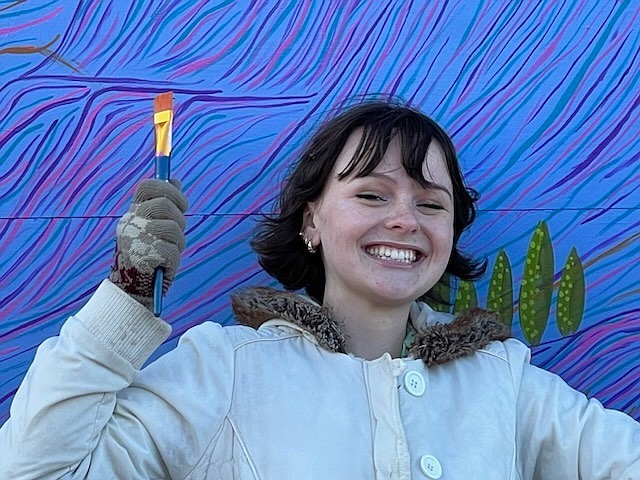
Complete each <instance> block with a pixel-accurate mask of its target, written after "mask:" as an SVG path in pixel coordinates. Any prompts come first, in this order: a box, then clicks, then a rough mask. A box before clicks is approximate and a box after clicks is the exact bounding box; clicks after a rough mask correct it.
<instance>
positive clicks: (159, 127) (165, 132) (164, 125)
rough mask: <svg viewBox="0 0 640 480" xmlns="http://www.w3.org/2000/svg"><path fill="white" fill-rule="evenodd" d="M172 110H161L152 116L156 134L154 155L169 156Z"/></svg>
mask: <svg viewBox="0 0 640 480" xmlns="http://www.w3.org/2000/svg"><path fill="white" fill-rule="evenodd" d="M172 121H173V110H163V111H161V112H157V113H154V114H153V124H154V129H155V132H156V155H166V156H167V157H168V156H169V155H171V124H172Z"/></svg>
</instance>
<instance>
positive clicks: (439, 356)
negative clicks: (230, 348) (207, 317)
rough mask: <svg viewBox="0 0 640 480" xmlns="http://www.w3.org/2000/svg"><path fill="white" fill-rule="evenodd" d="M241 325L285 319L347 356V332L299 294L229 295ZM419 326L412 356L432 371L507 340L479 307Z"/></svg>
mask: <svg viewBox="0 0 640 480" xmlns="http://www.w3.org/2000/svg"><path fill="white" fill-rule="evenodd" d="M231 301H232V305H233V311H234V313H235V315H236V319H237V321H238V323H240V324H242V325H247V326H250V327H253V328H255V329H258V328H259V327H260V326H261V325H262V324H263V323H264V322H266V321H268V320H273V319H282V320H286V321H288V322H291V323H293V324H295V325H297V326H299V327H300V328H303V329H304V330H306V331H308V332H310V333H311V334H312V335H313V336H314V337H315V339H316V340H317V342H318V344H319V345H320V346H321V347H323V348H325V349H327V350H329V351H332V352H341V353H346V350H345V344H346V339H345V334H344V333H343V331H342V328H341V327H340V325H339V324H338V322H336V321H334V320H333V319H332V318H331V312H330V311H329V310H328V309H327V308H325V307H320V306H318V305H316V304H315V303H312V302H310V301H308V300H306V299H304V298H303V297H301V296H300V295H298V294H295V293H290V292H283V291H279V290H275V289H273V288H268V287H249V288H245V289H242V290H240V291H238V292H236V293H235V294H233V295H232V297H231ZM414 327H416V334H415V338H414V340H413V342H412V343H411V345H410V347H409V353H410V354H411V355H412V356H413V357H414V358H421V359H422V360H423V361H424V363H425V364H426V365H427V366H429V367H431V366H433V365H439V364H442V363H445V362H448V361H450V360H453V359H455V358H460V357H464V356H467V355H471V354H472V353H473V352H475V351H476V350H479V349H481V348H484V347H486V346H487V344H488V343H489V342H491V341H493V340H505V339H506V338H508V337H509V335H508V332H507V329H506V327H505V326H504V325H503V324H502V323H501V322H500V320H499V318H498V316H497V315H496V314H495V313H492V312H488V311H485V310H482V309H479V308H475V309H471V310H467V311H465V312H464V313H462V314H461V315H459V316H458V317H456V318H455V319H454V320H453V321H451V322H450V323H434V324H430V325H423V326H418V325H414Z"/></svg>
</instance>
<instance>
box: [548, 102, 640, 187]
mask: <svg viewBox="0 0 640 480" xmlns="http://www.w3.org/2000/svg"><path fill="white" fill-rule="evenodd" d="M639 105H640V96H637V97H636V98H635V100H634V102H633V104H632V105H631V107H630V108H629V109H628V110H627V111H626V112H625V113H624V115H623V116H622V118H621V119H620V120H619V121H617V122H616V123H615V125H614V127H613V128H612V129H611V131H610V132H609V134H608V135H607V136H606V137H605V139H604V140H602V141H601V142H600V143H599V144H598V145H597V146H596V147H595V148H594V149H593V150H591V152H589V154H587V158H585V160H583V161H582V162H580V163H579V164H578V165H576V166H575V167H573V168H572V169H571V171H570V172H569V173H568V174H567V175H565V176H564V177H562V178H561V179H560V180H558V181H556V182H555V183H554V184H553V185H551V186H550V187H549V188H547V189H546V190H544V191H543V192H542V195H545V194H547V193H549V192H551V191H553V190H555V189H556V188H558V187H559V186H560V185H562V184H563V183H565V182H566V181H567V180H570V179H572V178H573V177H575V176H576V175H577V174H579V173H580V172H581V171H582V170H584V169H586V168H587V167H589V166H591V164H592V163H593V162H595V160H596V159H597V158H598V157H599V156H600V154H601V153H602V152H603V151H604V150H605V149H606V148H607V147H608V146H609V144H610V143H613V140H614V139H615V138H616V137H617V135H618V132H619V130H620V129H621V127H622V125H624V124H625V123H627V121H628V120H629V118H630V117H631V113H632V112H633V111H634V110H635V109H636V108H638V106H639Z"/></svg>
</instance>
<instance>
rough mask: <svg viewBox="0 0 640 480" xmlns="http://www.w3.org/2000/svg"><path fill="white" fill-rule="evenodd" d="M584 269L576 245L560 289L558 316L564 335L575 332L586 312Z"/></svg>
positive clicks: (565, 269)
mask: <svg viewBox="0 0 640 480" xmlns="http://www.w3.org/2000/svg"><path fill="white" fill-rule="evenodd" d="M584 293H585V288H584V269H583V268H582V262H581V261H580V256H579V255H578V251H577V250H576V248H575V247H573V248H572V249H571V252H570V253H569V257H568V258H567V261H566V263H565V264H564V268H563V269H562V278H561V279H560V287H559V289H558V303H557V308H556V316H557V322H558V330H560V333H561V334H562V335H570V334H572V333H575V332H576V331H577V330H578V328H579V327H580V322H582V315H583V314H584Z"/></svg>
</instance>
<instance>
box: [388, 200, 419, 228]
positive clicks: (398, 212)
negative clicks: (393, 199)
mask: <svg viewBox="0 0 640 480" xmlns="http://www.w3.org/2000/svg"><path fill="white" fill-rule="evenodd" d="M416 214H417V212H416V210H415V207H414V206H413V205H412V204H409V202H399V203H398V204H396V205H394V206H393V208H392V209H391V211H390V212H389V216H388V217H387V218H386V220H385V226H386V227H387V228H388V229H391V230H397V231H399V232H403V233H404V232H407V233H411V232H415V231H417V230H418V229H419V228H420V223H419V222H418V217H417V215H416Z"/></svg>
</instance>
